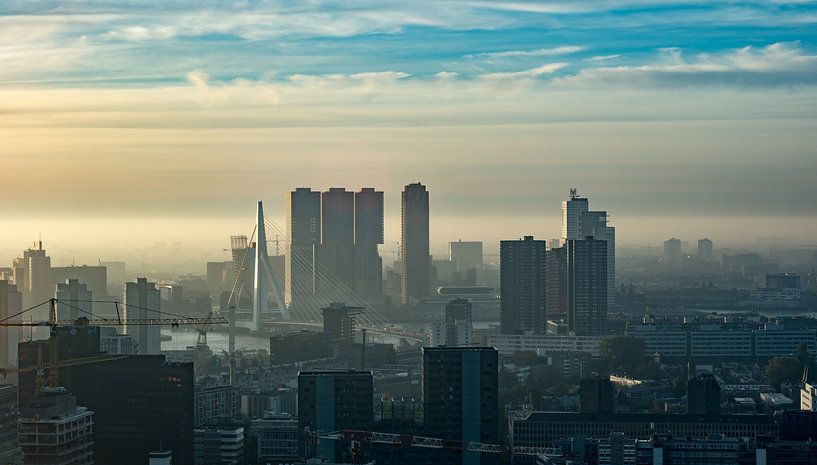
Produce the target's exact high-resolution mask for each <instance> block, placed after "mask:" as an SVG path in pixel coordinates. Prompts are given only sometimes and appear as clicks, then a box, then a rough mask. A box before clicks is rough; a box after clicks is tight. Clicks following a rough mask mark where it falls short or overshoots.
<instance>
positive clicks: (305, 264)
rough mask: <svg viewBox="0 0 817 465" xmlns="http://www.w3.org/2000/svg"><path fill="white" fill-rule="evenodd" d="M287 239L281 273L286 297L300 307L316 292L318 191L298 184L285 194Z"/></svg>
mask: <svg viewBox="0 0 817 465" xmlns="http://www.w3.org/2000/svg"><path fill="white" fill-rule="evenodd" d="M286 206H287V240H288V241H289V244H288V245H289V250H287V254H286V270H285V272H284V274H285V279H286V285H285V299H286V303H287V304H288V305H291V306H292V307H296V308H297V307H299V306H300V305H303V304H304V299H307V298H309V296H311V295H313V294H314V292H315V288H314V281H313V268H314V265H315V247H316V246H318V245H320V243H321V193H320V192H317V191H313V190H312V189H310V188H308V187H299V188H297V189H295V190H294V191H292V192H289V193H287V200H286Z"/></svg>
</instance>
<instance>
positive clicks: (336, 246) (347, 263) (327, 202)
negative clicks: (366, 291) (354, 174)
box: [314, 187, 355, 294]
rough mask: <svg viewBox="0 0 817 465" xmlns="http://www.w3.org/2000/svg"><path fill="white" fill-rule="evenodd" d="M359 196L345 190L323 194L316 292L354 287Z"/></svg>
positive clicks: (334, 189) (333, 189)
mask: <svg viewBox="0 0 817 465" xmlns="http://www.w3.org/2000/svg"><path fill="white" fill-rule="evenodd" d="M354 246H355V194H354V192H352V191H347V190H346V189H344V188H341V187H332V188H330V189H329V190H328V191H326V192H322V193H321V244H320V247H317V248H316V252H317V253H316V266H318V267H320V273H315V276H314V279H315V289H316V292H318V293H319V294H324V293H325V291H326V290H327V289H332V288H336V287H337V286H338V285H341V286H343V287H345V288H346V289H350V290H351V289H352V288H353V287H354V273H355V264H354Z"/></svg>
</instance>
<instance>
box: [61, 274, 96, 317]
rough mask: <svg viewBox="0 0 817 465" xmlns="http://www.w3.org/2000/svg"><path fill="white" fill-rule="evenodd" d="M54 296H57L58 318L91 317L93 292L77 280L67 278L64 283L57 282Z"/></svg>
mask: <svg viewBox="0 0 817 465" xmlns="http://www.w3.org/2000/svg"><path fill="white" fill-rule="evenodd" d="M55 297H56V298H57V319H58V320H70V321H75V320H76V319H77V318H79V317H81V316H84V317H85V318H91V317H92V315H93V309H92V307H91V305H92V303H91V301H92V300H94V299H93V293H92V292H91V291H90V290H88V286H87V285H85V284H82V283H80V282H79V280H77V279H73V278H69V279H66V280H65V282H64V283H58V284H57V290H56V293H55Z"/></svg>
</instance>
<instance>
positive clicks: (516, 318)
mask: <svg viewBox="0 0 817 465" xmlns="http://www.w3.org/2000/svg"><path fill="white" fill-rule="evenodd" d="M545 244H546V243H545V241H542V240H535V239H534V238H533V236H525V237H524V238H522V239H519V240H507V241H501V242H500V245H499V268H500V271H499V280H500V295H501V301H500V323H501V326H500V331H501V332H502V334H523V333H533V334H545V333H546V332H547V316H546V314H545V304H546V299H545V286H546V281H545V271H546V268H547V265H546V261H545V260H546V258H545V253H546V250H545V248H546V245H545Z"/></svg>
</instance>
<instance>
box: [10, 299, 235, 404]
mask: <svg viewBox="0 0 817 465" xmlns="http://www.w3.org/2000/svg"><path fill="white" fill-rule="evenodd" d="M91 302H94V301H91ZM98 302H111V301H98ZM46 303H48V304H50V305H49V312H48V321H29V322H22V323H9V322H8V320H9V319H11V318H14V317H17V316H20V315H22V314H24V313H26V312H29V311H31V310H34V309H35V308H38V307H40V306H42V305H45V304H46ZM57 303H62V304H64V305H67V306H69V307H73V306H72V305H71V304H70V303H68V302H63V301H60V300H57V299H55V298H51V299H49V300H47V301H45V302H41V303H39V304H37V305H35V306H33V307H30V308H27V309H25V310H23V311H22V312H19V313H17V314H15V315H11V316H9V317H7V318H5V319H3V320H0V327H49V328H51V331H50V333H51V334H50V336H49V338H48V365H47V366H46V365H44V364H43V360H42V352H40V353H38V357H37V358H38V360H37V374H38V378H37V392H40V391H42V388H43V387H44V386H45V384H46V383H45V377H44V375H43V373H44V372H45V368H48V379H47V383H48V386H50V387H59V384H60V382H59V380H60V378H59V368H60V367H64V366H74V365H76V364H84V363H95V362H100V361H106V360H111V357H105V356H100V357H89V358H82V359H80V358H77V359H68V360H64V361H62V362H61V361H60V360H59V340H58V337H57V332H56V328H57V327H58V326H71V325H74V324H75V323H76V321H71V320H58V319H57ZM114 303H115V304H116V305H117V314H118V313H119V311H118V306H119V304H120V302H116V301H114ZM73 308H76V309H77V310H80V311H82V312H83V313H89V314H90V312H87V311H85V310H82V309H80V308H77V307H73ZM152 311H157V310H152ZM157 312H158V311H157ZM159 313H161V312H159ZM91 316H95V315H93V314H91ZM82 321H83V324H86V325H93V326H122V325H123V324H125V325H128V326H142V325H169V326H172V327H178V326H179V325H199V326H200V327H201V326H206V327H207V328H209V327H210V326H211V325H213V324H226V323H227V320H225V319H224V318H223V317H221V316H215V315H213V314H210V315H208V316H207V317H206V318H187V317H174V318H141V319H132V318H127V319H126V320H125V321H124V322H123V321H122V319H121V318H115V319H114V318H93V319H87V318H83V320H82ZM119 358H124V357H119ZM90 359H93V360H90ZM80 361H82V363H80ZM13 370H17V371H20V370H21V369H19V368H17V369H8V368H6V369H0V374H4V375H5V373H11V372H12V371H13ZM22 370H23V371H25V368H23V369H22Z"/></svg>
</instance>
